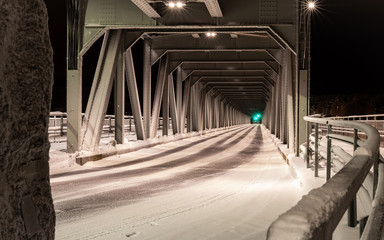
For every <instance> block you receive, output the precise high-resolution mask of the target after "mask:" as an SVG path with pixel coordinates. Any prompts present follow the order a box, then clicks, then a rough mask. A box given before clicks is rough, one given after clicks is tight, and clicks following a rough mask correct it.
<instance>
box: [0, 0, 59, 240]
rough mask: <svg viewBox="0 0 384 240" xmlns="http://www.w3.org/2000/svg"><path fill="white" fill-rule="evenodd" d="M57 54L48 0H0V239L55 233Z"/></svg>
mask: <svg viewBox="0 0 384 240" xmlns="http://www.w3.org/2000/svg"><path fill="white" fill-rule="evenodd" d="M52 54H53V53H52V47H51V44H50V39H49V32H48V14H47V9H46V7H45V4H44V1H43V0H17V1H9V0H0V239H53V238H54V228H55V211H54V208H53V202H52V196H51V188H50V183H49V168H48V160H49V141H48V135H47V131H48V118H49V111H50V102H51V89H52V83H53V62H52Z"/></svg>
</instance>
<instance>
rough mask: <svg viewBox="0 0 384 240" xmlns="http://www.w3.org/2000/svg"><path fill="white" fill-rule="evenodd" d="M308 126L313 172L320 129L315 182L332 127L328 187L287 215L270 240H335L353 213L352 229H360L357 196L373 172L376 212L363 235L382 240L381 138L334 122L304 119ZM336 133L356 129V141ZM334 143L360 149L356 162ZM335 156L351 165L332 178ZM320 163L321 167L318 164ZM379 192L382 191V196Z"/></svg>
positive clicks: (270, 232)
mask: <svg viewBox="0 0 384 240" xmlns="http://www.w3.org/2000/svg"><path fill="white" fill-rule="evenodd" d="M304 120H305V121H307V123H308V138H307V139H308V140H307V149H306V153H308V154H306V161H307V167H309V153H310V145H311V144H310V139H311V137H310V132H311V131H312V124H314V134H313V135H312V138H313V140H314V142H315V144H314V153H315V154H314V155H315V176H318V172H317V169H318V168H317V167H316V164H318V159H317V158H318V156H319V152H318V147H319V141H318V140H319V125H320V124H323V125H325V126H326V127H327V134H326V137H327V143H326V154H325V155H326V159H327V160H326V161H327V174H326V175H327V182H326V183H325V184H324V185H323V186H322V187H320V188H317V189H313V190H312V191H310V192H309V193H308V194H307V195H305V196H304V197H303V198H302V199H301V200H300V201H299V202H298V203H297V204H296V206H294V207H293V208H291V209H290V210H288V211H287V212H286V213H284V214H283V215H281V216H280V217H279V218H278V219H277V220H276V221H274V222H273V223H272V224H271V226H270V227H269V229H268V233H267V239H332V234H333V231H334V230H335V228H336V227H337V225H338V224H339V222H340V220H341V218H342V217H343V215H344V213H345V212H346V211H347V209H349V211H348V224H349V226H356V224H357V220H356V194H357V193H358V191H359V189H360V187H361V186H362V185H363V183H364V181H365V180H366V178H367V175H368V174H369V172H370V169H371V167H372V166H373V172H372V175H373V176H372V178H373V180H372V181H371V182H372V183H371V186H370V188H371V191H370V192H371V197H370V198H369V199H370V201H371V202H372V205H371V206H372V208H371V211H370V214H369V217H368V221H367V222H366V225H365V228H364V230H363V233H362V236H361V239H364V240H375V239H382V238H383V237H384V234H383V225H384V165H383V160H382V159H380V158H379V155H380V154H379V141H380V137H379V133H378V131H377V130H376V129H375V128H373V127H372V126H369V125H367V124H364V123H358V122H354V121H340V120H332V119H329V118H315V117H304ZM334 127H342V128H349V129H353V133H354V137H348V136H343V135H340V134H335V133H333V132H332V129H333V128H334ZM359 131H361V132H363V133H364V134H365V135H366V139H365V140H360V139H359V138H358V136H359ZM332 139H338V140H341V141H344V142H347V143H351V144H353V145H354V149H355V150H354V152H353V156H351V155H349V154H348V153H347V152H346V151H344V150H343V149H341V148H340V147H332ZM331 152H333V153H334V154H337V155H338V156H339V157H341V158H343V159H345V160H347V163H346V165H345V166H342V167H341V169H340V170H339V171H338V172H337V173H336V174H335V175H334V176H333V177H331V172H330V169H331ZM316 162H317V163H316ZM376 189H377V190H376Z"/></svg>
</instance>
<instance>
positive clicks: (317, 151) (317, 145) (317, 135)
mask: <svg viewBox="0 0 384 240" xmlns="http://www.w3.org/2000/svg"><path fill="white" fill-rule="evenodd" d="M318 176H319V124H318V123H315V177H318Z"/></svg>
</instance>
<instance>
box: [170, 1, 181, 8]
mask: <svg viewBox="0 0 384 240" xmlns="http://www.w3.org/2000/svg"><path fill="white" fill-rule="evenodd" d="M166 5H167V6H168V7H169V8H183V7H184V6H185V3H184V2H183V1H169V2H167V3H166Z"/></svg>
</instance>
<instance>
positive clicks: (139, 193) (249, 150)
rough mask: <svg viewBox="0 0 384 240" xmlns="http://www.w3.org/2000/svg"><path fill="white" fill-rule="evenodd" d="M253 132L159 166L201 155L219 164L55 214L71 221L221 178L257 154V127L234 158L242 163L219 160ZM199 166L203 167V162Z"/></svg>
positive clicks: (77, 203)
mask: <svg viewBox="0 0 384 240" xmlns="http://www.w3.org/2000/svg"><path fill="white" fill-rule="evenodd" d="M252 130H253V127H248V128H247V131H246V132H245V133H243V134H242V135H241V136H240V137H237V138H235V139H233V140H232V141H229V142H227V143H226V144H224V145H222V146H221V148H215V149H209V148H204V149H203V150H202V151H201V152H200V153H199V154H198V155H196V156H193V157H186V159H185V158H184V159H178V160H173V161H171V162H172V163H171V164H170V163H166V164H164V165H162V166H161V169H164V168H172V167H176V166H179V165H182V164H185V163H186V162H188V161H197V160H196V159H195V158H196V157H198V156H201V155H203V156H204V154H206V155H210V156H213V155H215V154H217V155H218V159H219V160H217V161H215V162H212V163H209V164H208V165H206V166H205V167H196V168H194V169H191V170H189V171H187V172H186V173H184V172H183V173H181V174H178V175H175V176H173V177H170V178H166V179H160V180H157V181H150V182H147V183H143V184H140V185H138V186H134V187H128V188H124V189H118V190H112V191H108V192H102V193H95V194H93V195H91V196H86V197H84V198H80V199H76V200H74V201H71V202H69V203H59V204H55V205H56V206H57V208H58V209H60V210H62V211H63V212H61V213H59V214H58V219H59V220H61V219H67V220H70V219H72V218H73V217H76V216H78V215H79V213H87V212H92V211H95V210H98V209H103V208H105V206H106V204H110V205H109V206H110V207H111V208H113V207H116V206H120V205H122V204H126V203H127V202H128V203H132V202H135V201H138V200H139V199H142V198H145V197H148V196H151V195H153V194H157V193H159V192H163V191H169V190H172V189H174V188H176V187H180V186H181V185H182V184H185V183H187V182H191V181H192V182H193V181H196V180H198V181H202V180H204V179H207V178H212V177H214V176H216V175H218V174H223V173H225V172H226V171H228V170H230V169H232V168H235V167H238V166H240V165H242V164H244V163H247V162H249V161H250V160H251V157H247V155H252V154H255V153H256V152H257V151H258V148H257V145H258V144H260V143H261V142H260V141H262V134H261V130H260V126H259V127H258V128H257V131H256V134H255V135H254V137H253V139H252V141H251V143H249V146H248V147H246V148H245V149H244V150H242V151H240V152H239V153H237V154H240V156H241V157H242V158H243V159H239V158H240V157H239V156H237V157H235V155H231V156H229V157H223V156H220V152H222V151H223V150H225V149H226V148H228V147H229V146H232V145H234V144H237V143H239V142H240V141H241V140H243V139H245V138H246V137H247V136H248V135H249V134H250V132H251V131H252ZM225 141H228V138H227V137H226V138H224V139H221V140H220V141H218V142H216V145H217V144H222V143H223V142H225ZM180 162H181V163H180ZM202 164H204V162H203V163H202ZM158 170H159V169H158V168H156V169H153V168H149V169H146V170H145V171H146V173H147V174H148V173H149V172H152V171H158ZM145 171H144V172H145ZM126 174H127V173H121V174H120V173H119V177H116V179H119V178H121V177H127V175H126ZM137 174H143V171H141V172H137ZM131 177H132V176H131ZM100 202H101V204H100Z"/></svg>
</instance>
